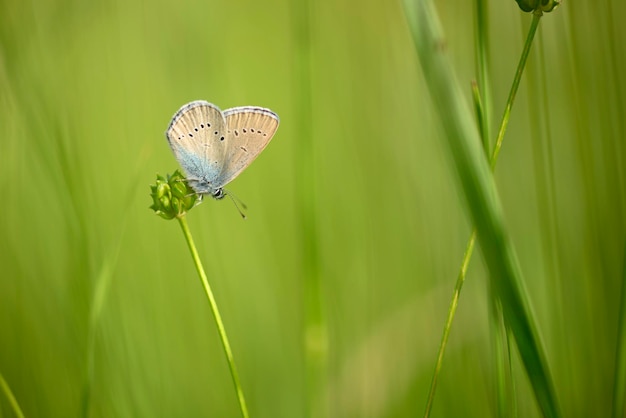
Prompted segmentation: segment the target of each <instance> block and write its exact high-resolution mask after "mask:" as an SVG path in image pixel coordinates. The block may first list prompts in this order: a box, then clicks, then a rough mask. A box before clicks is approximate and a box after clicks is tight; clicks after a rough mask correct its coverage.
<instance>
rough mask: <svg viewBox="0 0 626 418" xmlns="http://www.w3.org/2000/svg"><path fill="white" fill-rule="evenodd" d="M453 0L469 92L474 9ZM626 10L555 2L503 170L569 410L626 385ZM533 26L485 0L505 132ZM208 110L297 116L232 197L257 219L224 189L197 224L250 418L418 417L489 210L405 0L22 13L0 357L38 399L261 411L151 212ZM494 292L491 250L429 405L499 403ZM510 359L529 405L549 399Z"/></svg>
mask: <svg viewBox="0 0 626 418" xmlns="http://www.w3.org/2000/svg"><path fill="white" fill-rule="evenodd" d="M437 3H438V4H437V6H438V11H439V13H440V15H441V18H442V23H443V26H444V30H445V31H446V34H447V36H448V42H447V48H448V49H449V51H450V53H451V55H452V61H453V63H454V65H455V69H456V73H457V76H458V79H459V80H460V81H461V83H464V84H463V85H464V86H466V87H467V89H466V92H467V103H468V105H470V104H471V92H470V81H471V80H472V79H475V77H476V76H475V73H476V72H475V65H474V38H473V37H474V33H475V27H474V15H473V3H472V2H467V1H464V0H455V1H448V2H437ZM623 16H626V5H625V4H622V3H621V2H610V1H608V0H603V1H599V2H574V1H566V2H565V3H564V4H563V5H562V6H561V7H560V8H559V9H557V10H556V11H554V12H553V13H550V14H547V15H546V16H545V17H544V18H543V19H542V22H541V24H540V28H539V32H538V35H537V39H536V40H535V44H534V45H533V49H532V52H531V56H530V59H529V62H528V66H527V70H526V73H525V74H524V77H523V79H522V85H521V88H520V91H519V93H518V99H517V101H516V104H515V107H514V109H513V113H512V117H511V121H510V124H509V129H508V131H507V135H506V137H505V143H504V146H503V150H502V152H501V155H500V159H499V163H498V169H497V170H496V182H497V186H498V192H499V195H500V198H501V200H502V204H503V207H504V215H505V221H506V226H507V229H508V231H509V233H510V235H511V238H512V240H513V243H514V245H515V248H516V251H517V254H518V257H519V260H520V264H521V268H522V271H523V272H524V277H525V287H526V291H527V292H528V296H529V298H530V301H531V306H532V310H533V312H534V314H535V319H536V320H537V323H538V327H539V334H540V336H541V338H542V343H543V346H544V348H545V350H546V354H547V360H548V364H549V366H550V370H551V373H552V377H553V379H554V384H555V387H556V392H557V397H558V399H559V402H560V406H561V409H562V411H563V415H564V416H568V417H588V416H607V415H608V414H609V412H610V411H611V402H612V399H613V386H614V382H613V381H614V374H615V356H616V344H617V335H618V333H617V329H618V318H619V309H620V306H621V299H620V292H621V291H622V284H623V277H624V269H625V267H624V263H625V256H624V254H625V251H624V243H625V241H626V219H625V216H624V214H625V213H626V172H625V163H626V144H625V142H626V103H625V100H626V81H625V80H624V78H623V76H624V74H626V50H625V48H624V45H626V27H624V25H623V24H622V22H621V17H623ZM529 24H530V15H529V14H524V13H522V12H521V11H520V10H519V9H518V7H517V5H516V3H515V2H514V1H513V0H510V1H492V2H489V26H488V28H487V29H488V33H489V39H490V42H491V54H490V57H489V59H490V74H491V87H492V92H493V105H494V108H493V116H494V118H493V119H494V125H493V126H492V131H493V132H494V133H495V131H496V122H499V118H500V116H501V114H502V111H503V106H504V103H505V100H506V97H507V94H508V89H509V87H510V83H511V81H512V79H513V75H514V71H515V68H516V65H517V60H518V59H519V54H520V53H521V50H522V46H523V40H524V36H525V33H526V30H527V28H528V25H529ZM195 99H205V100H208V101H210V102H213V103H215V104H216V105H218V106H220V107H221V108H223V109H225V108H228V107H233V106H241V105H256V106H263V107H268V108H271V109H272V110H273V111H275V112H276V113H278V114H279V116H280V118H281V126H280V128H279V130H278V132H277V134H276V136H275V137H274V139H273V141H272V142H271V144H270V145H269V146H268V148H267V149H266V150H265V151H264V153H263V155H262V156H260V157H259V158H258V159H257V160H256V161H255V163H254V164H253V165H252V166H251V167H250V168H248V169H247V170H246V171H245V172H244V173H243V174H242V175H241V176H240V177H239V178H237V179H236V180H235V181H233V182H232V183H231V184H230V185H229V186H228V188H229V190H231V191H233V192H234V193H235V194H236V195H237V196H238V197H239V198H241V199H242V200H243V201H244V202H245V203H246V204H247V205H248V207H249V210H248V211H247V215H248V219H246V220H245V221H242V220H241V218H240V217H239V215H238V214H237V211H236V209H235V208H234V207H233V205H232V204H231V203H230V202H229V201H228V200H223V201H213V200H212V199H207V200H206V201H205V202H204V203H203V204H202V205H200V206H198V207H197V208H195V209H194V210H193V211H191V213H190V214H189V215H188V222H189V224H190V228H191V231H192V233H193V234H194V238H195V240H196V244H197V246H198V249H199V252H200V256H201V258H202V261H203V263H204V265H205V268H206V271H207V275H208V276H209V281H210V282H211V284H212V286H213V289H214V292H215V295H216V298H217V302H218V305H219V307H220V310H221V312H222V316H223V319H224V321H225V325H226V330H227V332H228V334H229V337H230V342H231V345H232V348H233V351H234V355H235V360H236V362H237V366H238V369H239V375H240V379H241V382H242V385H243V390H244V393H245V395H246V399H247V402H248V407H249V409H250V413H251V416H252V417H255V418H256V417H305V416H312V417H372V418H374V417H412V416H420V415H421V414H422V411H423V408H424V405H425V401H426V396H427V393H428V387H429V384H430V379H431V377H432V371H433V367H434V362H435V358H436V353H437V349H438V345H439V341H440V338H441V333H442V327H443V323H444V320H445V317H446V313H447V309H448V305H449V301H450V297H451V294H452V290H453V286H454V282H455V280H456V275H457V273H458V269H459V265H460V262H461V259H462V255H463V251H464V248H465V244H466V242H467V239H468V237H469V235H470V232H471V225H470V224H469V222H468V215H467V211H466V207H465V206H464V204H463V200H462V198H461V194H460V190H459V187H458V184H457V183H456V181H455V177H454V172H453V168H452V167H451V159H450V158H449V156H448V155H447V149H446V147H445V145H444V140H443V138H442V131H441V126H440V122H439V120H438V119H437V118H436V115H435V113H434V111H433V109H432V105H431V102H430V97H429V95H428V90H427V88H426V85H425V84H424V80H423V78H422V75H421V69H420V66H419V63H418V61H417V57H416V54H415V49H414V46H413V44H412V40H411V37H410V34H409V29H408V26H407V23H406V18H405V16H404V10H403V8H402V5H401V3H400V2H388V1H381V0H378V1H363V2H355V1H349V0H339V1H334V0H333V1H331V0H322V1H311V2H310V4H307V3H305V2H302V1H292V2H286V1H268V2H255V1H251V0H245V1H239V0H238V1H230V2H229V1H213V2H195V1H181V2H175V3H174V2H144V1H139V0H132V1H121V0H118V1H95V2H87V1H72V0H69V1H62V2H61V1H57V2H53V1H38V2H36V3H35V2H32V3H23V2H17V1H11V0H10V1H4V2H2V3H0V145H1V148H0V162H1V164H0V196H1V199H2V200H1V202H2V204H1V206H0V373H1V374H2V376H3V377H4V379H5V380H6V382H7V383H8V385H9V386H10V388H11V390H12V391H13V393H14V395H15V397H16V399H17V401H18V402H19V404H20V406H21V407H22V409H23V411H24V413H25V415H26V416H27V417H74V416H90V417H130V416H137V417H148V416H150V417H152V416H161V417H177V416H184V417H231V416H232V417H236V416H237V414H238V413H239V412H238V405H237V400H236V396H235V393H234V390H233V388H232V382H231V378H230V375H229V371H228V367H227V363H226V361H225V358H224V355H223V352H222V349H221V345H220V342H219V337H218V334H217V332H216V328H215V324H214V322H213V319H212V317H211V312H210V309H209V306H208V303H207V300H206V298H205V296H204V294H203V292H202V287H201V285H200V282H199V281H198V279H197V274H196V271H195V270H194V266H193V264H192V262H191V257H190V255H189V252H188V250H187V248H186V244H185V241H184V239H183V236H182V234H181V231H180V228H179V227H178V225H177V224H176V222H166V221H163V220H162V219H161V218H159V217H157V216H155V215H154V214H153V213H152V211H150V210H149V209H148V206H149V205H150V204H151V203H152V202H151V199H150V196H149V185H150V184H153V183H154V180H155V175H156V174H157V173H159V174H162V175H164V174H166V173H171V172H172V171H174V169H176V168H178V165H177V162H176V161H175V159H174V157H173V155H172V153H171V151H170V150H169V147H168V145H167V142H166V140H165V137H164V131H165V129H166V127H167V125H168V123H169V120H170V118H171V117H172V115H173V114H174V113H175V112H176V110H177V109H178V108H179V107H180V106H181V105H183V104H184V103H186V102H189V101H191V100H195ZM492 142H493V138H492ZM313 289H319V295H317V294H316V293H315V292H314V291H313ZM318 296H319V297H318ZM316 301H319V302H320V304H321V309H320V311H321V314H319V313H316V312H315V311H314V310H313V312H312V308H311V307H312V306H315V305H316ZM487 301H488V291H487V277H486V271H485V268H484V265H483V264H482V260H481V258H480V251H478V252H477V254H476V255H475V257H474V260H473V261H472V263H471V264H470V269H469V272H468V279H467V282H466V286H465V288H464V289H463V293H462V295H461V301H460V305H459V311H458V313H457V317H456V320H455V323H454V325H453V328H452V333H451V336H450V342H449V347H448V350H447V352H446V357H445V361H444V365H443V370H442V375H441V376H440V380H439V388H438V392H437V396H436V398H435V404H434V409H433V415H432V416H436V417H451V416H464V417H484V416H493V415H495V413H496V412H495V411H496V409H495V396H496V395H495V375H494V368H495V364H494V354H493V347H492V334H493V330H492V329H491V328H490V326H489V320H488V303H487ZM316 324H317V325H319V327H315V325H316ZM311 364H313V365H315V364H317V365H318V367H317V369H315V368H314V367H313V369H315V370H313V372H312V370H311V369H312V366H311ZM514 371H515V383H516V390H517V408H518V411H519V416H524V417H526V416H539V412H538V409H537V407H536V404H535V401H534V399H533V396H532V392H531V390H530V388H529V385H528V381H527V379H526V376H525V374H524V371H523V369H522V367H521V365H520V364H519V361H517V360H516V359H514ZM0 416H2V417H5V416H6V417H11V416H13V412H12V409H11V407H10V405H9V403H8V401H7V398H6V394H5V393H0Z"/></svg>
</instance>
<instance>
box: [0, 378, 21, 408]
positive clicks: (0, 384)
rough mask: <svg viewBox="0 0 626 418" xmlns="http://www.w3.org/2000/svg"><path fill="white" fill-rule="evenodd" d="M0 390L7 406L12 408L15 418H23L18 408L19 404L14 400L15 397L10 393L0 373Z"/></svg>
mask: <svg viewBox="0 0 626 418" xmlns="http://www.w3.org/2000/svg"><path fill="white" fill-rule="evenodd" d="M0 389H2V392H4V396H6V398H7V400H8V401H9V405H11V407H12V408H13V412H14V413H15V416H16V417H17V418H24V413H23V412H22V409H21V408H20V404H18V403H17V399H15V396H14V395H13V392H12V391H11V388H10V387H9V384H8V383H7V381H6V380H4V376H2V373H0Z"/></svg>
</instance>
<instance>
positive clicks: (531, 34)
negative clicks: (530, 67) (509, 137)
mask: <svg viewBox="0 0 626 418" xmlns="http://www.w3.org/2000/svg"><path fill="white" fill-rule="evenodd" d="M542 15H543V12H542V11H541V10H537V11H535V12H533V20H532V22H531V24H530V28H529V29H528V35H527V36H526V43H525V44H524V50H523V51H522V56H521V57H520V60H519V64H517V71H515V78H514V79H513V84H512V85H511V91H510V92H509V98H508V100H507V101H506V106H505V108H504V114H503V115H502V122H500V129H499V130H498V137H497V138H496V145H495V147H494V149H493V154H492V155H491V160H490V161H489V162H490V163H491V170H493V169H494V168H495V166H496V161H497V160H498V154H500V148H501V147H502V140H503V139H504V133H505V132H506V128H507V126H508V125H509V118H510V117H511V109H512V108H513V102H514V101H515V95H516V94H517V88H518V87H519V83H520V81H521V79H522V74H523V73H524V67H525V66H526V61H527V59H528V54H529V53H530V47H531V46H532V43H533V39H534V38H535V33H536V32H537V27H538V26H539V20H540V19H541V16H542Z"/></svg>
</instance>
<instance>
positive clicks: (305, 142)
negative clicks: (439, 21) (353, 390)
mask: <svg viewBox="0 0 626 418" xmlns="http://www.w3.org/2000/svg"><path fill="white" fill-rule="evenodd" d="M310 8H311V3H310V2H309V0H295V1H293V2H292V10H291V11H292V24H293V34H294V39H295V51H294V52H295V60H294V74H295V85H294V89H293V91H294V97H295V99H294V102H295V105H296V106H295V111H294V113H295V115H294V124H295V126H296V127H297V131H298V141H297V144H296V148H295V156H294V159H295V161H296V164H295V167H296V173H295V174H296V184H297V188H296V207H297V215H296V216H297V222H298V227H299V240H298V241H299V244H300V248H299V255H300V269H301V277H302V280H303V292H302V297H303V303H304V312H303V317H304V318H303V320H304V326H303V336H302V343H303V351H304V367H305V376H306V377H305V382H304V384H305V386H306V388H305V393H306V407H305V408H306V409H305V411H304V414H303V415H304V416H305V417H306V416H308V417H316V418H317V417H326V416H328V413H327V411H326V405H325V404H324V403H323V402H324V401H323V400H322V399H323V398H322V396H321V394H322V392H323V389H324V388H325V386H326V373H327V341H328V336H327V335H328V332H327V326H326V316H325V311H324V304H323V302H324V298H323V288H322V285H323V282H322V279H321V275H320V271H319V270H320V262H319V250H318V248H319V237H318V233H317V231H318V228H317V223H318V219H317V211H316V202H317V197H316V187H315V186H316V185H315V179H316V177H317V176H316V166H315V146H314V143H313V121H312V117H311V115H312V114H313V112H312V107H313V106H312V96H313V92H312V88H311V66H312V64H311V21H310V13H311V12H310Z"/></svg>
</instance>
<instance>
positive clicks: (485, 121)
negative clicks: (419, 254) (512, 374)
mask: <svg viewBox="0 0 626 418" xmlns="http://www.w3.org/2000/svg"><path fill="white" fill-rule="evenodd" d="M479 3H480V1H479ZM479 13H480V12H479ZM540 18H541V12H539V13H537V14H533V20H532V23H531V26H530V28H529V30H528V35H527V36H526V43H525V44H524V49H523V51H522V55H521V57H520V60H519V63H518V65H517V71H516V72H515V77H514V78H513V84H512V85H511V90H510V92H509V97H508V100H507V103H506V106H505V110H504V114H503V116H502V122H501V123H500V129H499V130H498V138H497V139H496V144H495V147H494V149H493V152H492V153H491V156H490V158H489V163H490V166H491V170H492V171H493V170H494V169H495V166H496V162H497V160H498V154H499V153H500V148H501V147H502V141H503V139H504V133H505V132H506V127H507V125H508V123H509V118H510V117H511V109H512V108H513V102H514V101H515V95H516V94H517V90H518V88H519V84H520V81H521V78H522V74H523V72H524V67H525V66H526V61H527V60H528V55H529V53H530V47H531V45H532V42H533V39H534V37H535V33H536V32H537V26H538V24H539V19H540ZM478 30H479V31H481V25H479V26H478ZM479 39H483V37H482V36H479ZM478 45H479V47H478V49H483V48H481V45H482V46H483V47H484V40H483V42H479V44H478ZM484 55H485V54H484V53H482V54H479V56H481V57H484ZM482 65H486V61H485V60H484V59H483V60H482V61H479V67H480V66H482ZM486 73H487V71H486V70H479V74H486ZM481 78H483V79H484V80H485V81H483V83H486V80H487V79H486V76H483V77H481ZM481 92H482V94H480V93H481ZM486 97H487V94H486V93H485V92H484V91H481V90H480V89H478V88H475V89H474V101H475V104H476V108H477V112H478V113H479V114H478V120H479V125H480V128H481V129H480V132H481V136H483V135H487V134H488V132H489V130H488V128H487V126H488V125H489V118H487V117H485V115H486V106H485V105H484V103H485V102H486V100H485V98H486ZM482 142H483V146H488V144H489V141H488V140H487V139H485V138H484V137H483V138H482ZM475 241H476V228H474V229H473V230H472V235H471V236H470V238H469V240H468V242H467V246H466V248H465V254H464V255H463V261H462V262H461V268H460V269H459V275H458V277H457V281H456V284H455V286H454V293H453V295H452V300H451V301H450V307H449V309H448V317H447V319H446V323H445V325H444V329H443V336H442V338H441V345H440V347H439V353H438V355H437V362H436V364H435V371H434V373H433V379H432V382H431V386H430V392H429V394H428V400H427V402H426V410H425V412H424V417H428V416H430V411H431V408H432V404H433V400H434V397H435V391H436V388H437V378H438V376H439V373H440V371H441V366H442V364H443V356H444V353H445V349H446V346H447V344H448V337H449V334H450V329H451V327H452V322H453V320H454V316H455V315H456V309H457V307H458V302H459V296H460V294H461V289H462V288H463V283H464V282H465V274H466V273H467V266H468V264H469V261H470V259H471V258H472V253H473V251H474V243H475ZM500 311H501V310H500ZM496 345H497V346H498V347H504V346H505V345H506V346H508V344H504V342H503V341H500V342H497V343H496ZM498 364H500V362H498ZM498 373H499V375H502V374H503V371H502V370H501V369H500V370H499V372H498ZM499 380H500V382H502V381H504V380H505V379H503V376H500V377H499ZM500 386H501V384H498V387H500ZM498 399H500V397H499V398H498ZM502 408H503V406H502V405H500V406H499V408H498V409H499V410H500V411H502Z"/></svg>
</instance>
